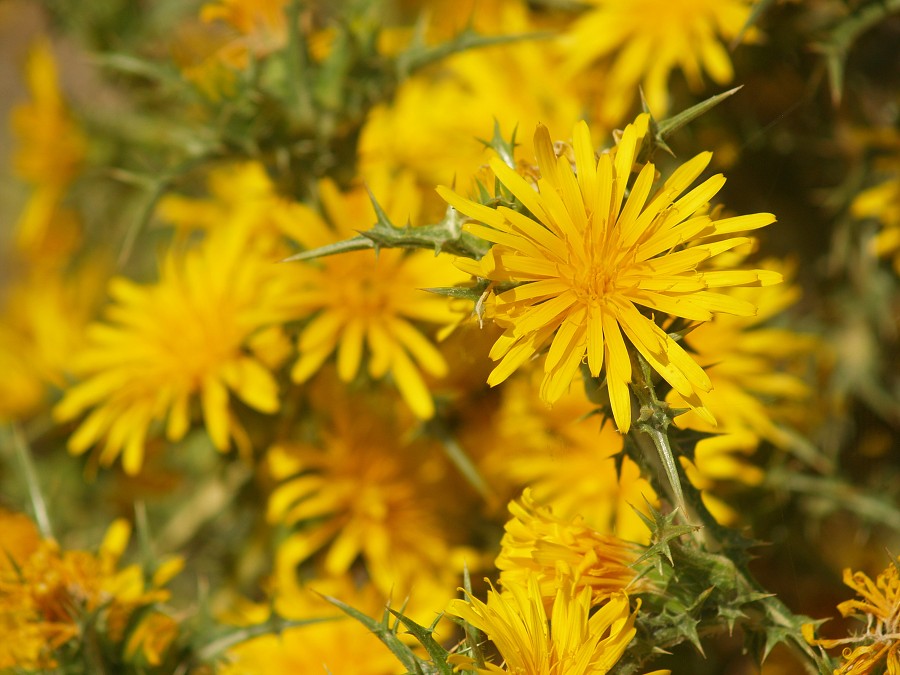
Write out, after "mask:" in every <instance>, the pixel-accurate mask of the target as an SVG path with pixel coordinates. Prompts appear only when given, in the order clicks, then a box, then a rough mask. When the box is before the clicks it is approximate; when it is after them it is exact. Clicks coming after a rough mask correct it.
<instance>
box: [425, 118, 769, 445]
mask: <svg viewBox="0 0 900 675" xmlns="http://www.w3.org/2000/svg"><path fill="white" fill-rule="evenodd" d="M648 124H649V116H648V115H640V116H639V117H638V118H637V120H636V121H635V122H634V123H633V124H629V125H628V126H627V127H626V128H625V131H624V132H623V134H622V137H621V140H620V141H619V144H618V147H617V148H616V150H615V152H614V153H612V152H604V153H602V154H601V155H600V158H599V161H598V160H597V158H596V156H595V154H594V151H593V148H592V146H591V140H590V132H589V130H588V127H587V125H586V124H585V123H583V122H582V123H580V124H579V125H577V126H576V127H575V131H574V144H573V150H574V156H575V170H574V171H573V168H572V165H571V164H570V162H569V160H568V159H567V158H566V157H557V156H556V153H555V152H554V149H553V144H552V142H551V140H550V136H549V134H548V133H547V130H546V128H545V127H542V126H539V127H538V129H537V131H536V133H535V143H534V145H535V151H536V154H537V160H538V165H539V167H540V171H541V178H540V179H539V180H538V181H537V190H535V188H534V186H532V185H531V184H530V183H529V182H528V181H527V180H525V179H524V178H523V177H522V176H520V175H519V174H517V173H516V172H515V171H513V170H512V169H511V168H510V167H509V166H507V165H506V164H504V163H503V162H502V161H501V160H500V159H499V158H494V159H492V160H491V168H492V169H493V171H494V173H495V174H496V176H497V178H498V180H499V181H500V182H501V183H502V184H503V185H504V186H506V188H507V189H509V190H510V192H512V194H513V195H515V197H516V198H517V199H518V200H519V201H520V202H521V203H522V205H523V206H524V207H525V208H526V209H527V210H528V212H529V213H530V214H531V216H529V215H526V214H523V213H520V212H518V211H514V210H512V209H509V208H506V207H504V206H499V207H497V208H496V209H494V208H488V207H487V206H483V205H481V204H478V203H476V202H473V201H470V200H468V199H463V198H462V197H460V196H458V195H457V194H455V193H454V192H453V191H451V190H449V189H447V188H445V187H439V188H438V191H439V193H440V194H441V196H442V197H444V199H446V200H447V201H448V202H449V203H450V204H451V205H453V206H454V207H455V208H456V209H458V210H459V211H461V212H462V213H464V214H465V215H467V216H469V217H470V218H472V219H473V220H475V221H479V222H477V223H470V224H468V225H467V226H466V227H467V229H468V230H469V231H470V232H472V233H473V234H475V235H477V236H480V237H482V238H484V239H487V240H488V241H490V242H493V243H494V246H493V247H492V248H491V249H490V251H489V252H488V253H487V254H486V255H485V256H484V257H483V258H482V259H481V260H480V261H479V262H473V261H469V260H460V261H459V263H458V264H459V266H460V267H461V268H462V269H465V270H466V271H468V272H470V273H471V274H473V275H475V276H478V277H482V278H485V279H490V280H491V281H494V282H498V283H513V284H516V285H515V286H514V287H513V288H511V289H510V290H507V291H504V292H502V293H499V294H497V296H496V314H495V318H494V320H495V321H496V322H497V323H499V324H500V325H501V326H503V327H504V328H505V329H506V331H505V332H504V334H503V336H502V337H501V338H500V339H499V340H498V341H497V342H496V343H495V344H494V347H493V349H492V350H491V354H490V356H491V358H492V359H494V360H497V359H500V363H499V365H498V366H497V367H496V368H495V369H494V371H493V372H492V373H491V375H490V377H489V378H488V383H489V384H490V385H492V386H493V385H496V384H499V383H500V382H502V381H503V380H505V379H506V378H507V377H509V376H510V375H511V374H512V373H513V372H514V371H515V370H516V369H517V368H519V367H520V366H521V365H522V364H524V363H525V362H526V361H528V360H529V359H530V358H531V357H532V356H534V355H535V354H536V353H537V352H538V351H539V350H540V349H542V348H543V347H544V346H545V345H548V344H549V347H550V348H549V352H548V354H547V358H546V361H545V363H544V380H543V383H542V385H541V398H543V399H544V400H545V401H547V402H548V403H553V402H554V401H556V400H557V399H559V398H560V397H561V396H562V395H563V393H564V392H565V391H566V390H567V389H568V387H569V385H570V384H571V382H572V380H573V378H574V377H575V375H576V373H577V372H578V370H579V367H580V366H581V363H582V361H584V360H585V357H586V360H587V365H588V368H589V370H590V373H591V375H592V376H593V377H599V375H600V372H601V370H602V369H604V368H605V372H606V380H607V385H608V388H609V394H610V401H611V405H612V411H613V416H614V417H615V420H616V424H617V426H618V427H619V430H620V431H622V432H625V431H627V430H628V429H629V427H630V426H631V397H630V394H629V390H628V385H629V383H630V381H631V375H632V371H631V359H630V357H629V354H628V348H627V346H626V342H625V340H626V338H627V340H628V341H630V343H631V344H632V345H633V346H634V347H635V348H636V349H637V351H638V352H640V354H641V355H642V356H643V357H644V358H645V359H646V360H647V362H648V363H649V364H650V366H651V367H652V368H653V369H654V370H656V371H657V372H658V373H659V374H660V375H662V377H663V378H664V379H666V380H667V381H668V382H669V384H671V385H672V387H673V388H674V389H675V390H676V391H678V393H680V394H681V395H682V396H683V397H684V399H685V401H686V402H687V403H688V404H689V405H691V406H692V407H693V408H694V409H695V410H696V411H697V412H698V413H699V414H701V415H704V416H705V417H706V418H707V419H709V420H712V419H713V418H712V416H711V415H710V414H709V412H708V411H707V410H706V408H705V407H704V406H703V403H702V401H701V395H704V394H706V393H707V392H709V391H710V389H711V388H712V383H711V382H710V380H709V377H708V376H707V375H706V373H705V372H704V371H703V369H702V368H701V367H700V366H699V365H697V363H696V362H695V361H694V360H693V359H692V358H691V356H690V355H689V354H688V353H687V352H686V351H685V350H684V349H683V348H682V347H681V346H679V345H678V344H677V343H676V342H674V341H673V340H672V339H671V338H670V337H669V336H668V335H667V334H666V333H665V332H664V331H663V330H662V329H661V328H660V327H659V326H658V325H657V324H656V323H655V322H654V321H653V320H652V319H650V318H648V317H647V316H645V315H644V314H642V313H641V311H640V310H639V309H638V308H639V307H643V308H645V309H647V310H649V311H651V312H660V313H662V314H663V315H666V314H671V315H673V316H676V317H682V318H685V319H690V320H694V321H707V320H709V319H710V318H712V316H713V313H718V312H725V313H730V314H738V315H752V314H753V313H754V312H755V307H754V306H753V305H752V304H751V303H749V302H747V301H745V300H740V299H737V298H733V297H731V296H728V295H725V294H722V293H719V292H715V291H714V290H710V289H718V288H723V287H729V286H741V285H758V284H763V285H768V284H772V283H777V282H779V281H780V280H781V275H780V274H777V273H774V272H768V271H765V270H714V271H701V270H702V268H703V267H704V264H705V263H706V262H707V261H708V260H710V259H711V258H714V257H715V256H717V255H719V254H721V253H723V252H725V251H728V250H731V249H733V248H735V247H736V246H739V245H741V244H744V243H746V242H747V241H748V239H747V238H746V237H730V236H727V235H731V234H733V233H735V232H738V231H742V230H749V229H755V228H759V227H763V226H765V225H768V224H769V223H771V222H773V221H774V220H775V217H774V216H772V215H771V214H768V213H758V214H753V215H749V216H738V217H734V218H724V219H721V220H713V219H712V218H711V217H710V216H709V215H707V213H706V205H707V203H708V201H709V200H710V199H711V198H712V197H713V195H715V194H716V193H717V192H718V191H719V189H720V188H721V187H722V185H723V184H724V182H725V179H724V178H723V177H722V176H721V175H716V176H713V177H712V178H709V179H707V180H706V181H704V182H703V183H701V184H700V185H699V186H697V187H696V188H694V189H693V190H691V191H690V192H688V193H687V194H683V193H684V192H685V190H687V189H688V187H689V186H690V185H691V183H693V182H694V180H695V179H696V178H697V177H698V176H699V175H700V173H701V172H702V171H703V170H704V169H705V168H706V166H707V164H708V163H709V160H710V158H711V153H708V152H704V153H701V154H699V155H697V156H696V157H694V158H693V159H691V160H689V161H688V162H687V163H685V164H683V165H682V166H681V167H679V168H678V169H677V170H676V171H675V172H674V173H673V174H672V175H671V176H670V177H669V179H668V180H666V181H665V183H664V184H663V185H662V186H661V187H660V188H659V189H657V190H656V191H655V192H653V193H651V190H652V186H653V182H654V179H655V173H656V169H655V167H654V166H653V164H650V163H647V164H645V165H644V166H643V167H642V168H641V170H640V172H639V175H638V176H637V178H636V180H634V182H633V183H632V181H631V174H632V169H633V166H634V164H635V161H636V159H637V157H638V153H639V151H640V148H641V144H642V141H643V139H644V137H645V135H646V134H647V130H648ZM629 185H630V191H628V186H629ZM626 192H629V193H628V197H627V199H626V198H625V195H626ZM479 223H484V224H483V225H482V224H479ZM686 242H691V245H689V246H685V244H686ZM623 333H624V336H623Z"/></svg>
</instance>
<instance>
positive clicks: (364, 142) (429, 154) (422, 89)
mask: <svg viewBox="0 0 900 675" xmlns="http://www.w3.org/2000/svg"><path fill="white" fill-rule="evenodd" d="M441 4H442V5H444V4H452V5H453V8H452V10H450V13H448V12H447V11H445V10H444V8H443V6H442V7H441V8H432V9H431V16H433V17H435V20H437V21H438V22H439V26H438V28H439V27H440V25H443V24H444V23H445V22H453V18H452V16H453V14H452V13H456V12H458V14H456V16H457V17H460V21H459V24H458V26H459V27H460V28H461V27H463V26H465V25H466V23H467V21H468V20H469V19H470V18H471V19H472V21H474V23H475V25H476V26H478V28H477V29H478V30H480V31H490V32H497V31H496V30H494V31H491V30H490V26H491V25H494V24H496V26H498V27H499V26H502V28H503V30H502V32H504V33H508V34H527V33H532V32H536V31H539V30H541V28H540V27H539V26H536V25H535V24H534V23H533V22H532V21H531V20H530V18H529V16H528V12H527V10H526V8H525V6H524V5H525V3H521V2H507V1H505V0H504V1H503V2H499V3H485V2H481V1H479V2H478V3H477V11H476V12H474V14H472V12H471V11H467V10H466V9H464V7H465V6H466V5H470V6H471V5H472V2H471V0H467V1H466V2H453V3H441ZM470 9H471V8H470ZM486 18H487V24H488V25H484V26H483V25H482V24H484V23H485V19H486ZM582 109H583V102H582V101H581V100H580V99H579V97H578V95H577V93H576V92H575V91H574V90H573V88H572V87H571V86H570V85H569V84H568V83H567V82H566V78H565V77H563V75H562V72H561V69H560V63H559V58H558V57H557V56H556V55H555V54H554V53H553V47H552V44H551V43H550V42H549V41H547V40H522V41H518V42H515V43H512V44H506V45H498V46H495V47H490V48H484V49H475V50H469V51H465V52H463V53H461V54H458V55H455V56H453V57H451V58H449V59H446V60H445V61H444V62H442V64H441V73H440V77H434V76H433V75H431V76H427V75H424V74H423V75H414V76H413V77H411V78H409V79H407V80H405V81H404V82H403V83H401V84H400V86H399V88H398V90H397V94H396V96H394V97H393V99H392V100H391V102H390V103H389V104H387V103H386V104H383V105H379V106H376V107H375V108H374V109H373V110H372V111H371V113H370V114H369V116H368V117H367V119H366V124H365V126H364V127H363V129H362V132H361V136H360V151H359V152H360V164H361V169H360V171H361V173H362V174H363V175H365V176H366V177H368V175H369V173H370V171H372V170H373V168H381V167H384V166H385V165H386V166H388V167H392V168H397V167H403V168H406V169H410V170H412V171H413V172H414V173H415V175H416V177H417V178H418V179H419V180H420V181H421V182H422V183H423V184H427V185H429V186H433V185H434V184H435V183H447V182H449V181H451V180H454V179H456V178H457V177H460V178H461V177H464V176H470V175H472V174H473V173H475V172H476V171H477V169H478V167H479V166H480V165H481V164H482V163H484V161H485V148H484V144H483V143H482V142H481V141H480V140H479V139H485V138H490V134H491V129H492V127H493V125H494V123H495V122H496V123H497V124H498V125H499V127H500V130H501V132H502V134H503V136H504V138H509V137H510V135H511V134H512V133H513V131H515V130H517V129H518V130H519V131H520V132H521V131H522V130H523V129H532V128H533V127H534V126H535V125H536V124H537V123H538V122H543V123H544V124H546V125H547V126H548V127H549V128H550V130H551V131H552V132H554V133H560V134H562V133H565V132H567V131H568V129H570V128H571V126H572V124H573V123H574V122H575V121H576V120H577V119H578V118H579V116H580V114H581V112H582ZM516 140H517V142H518V143H521V144H523V151H524V152H525V153H530V152H531V139H530V138H528V134H527V133H526V134H522V133H519V134H518V135H517V138H516Z"/></svg>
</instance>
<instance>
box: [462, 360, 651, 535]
mask: <svg viewBox="0 0 900 675" xmlns="http://www.w3.org/2000/svg"><path fill="white" fill-rule="evenodd" d="M533 375H535V376H538V377H537V378H536V377H534V376H533ZM540 375H541V373H539V372H535V371H532V372H529V373H526V374H525V376H523V377H522V376H514V377H512V378H510V379H509V380H507V382H506V383H505V384H504V386H503V387H502V391H501V392H500V395H501V401H500V408H499V410H498V412H497V413H496V415H495V416H493V417H490V418H488V419H486V420H484V425H481V424H479V425H477V426H474V428H473V429H472V430H470V429H469V426H470V425H468V424H467V425H466V426H464V427H463V439H462V440H463V446H464V447H466V448H467V449H471V450H472V451H473V453H475V454H476V456H477V457H478V466H479V469H480V470H481V472H482V473H483V475H484V476H485V478H486V480H488V482H489V484H490V485H491V487H492V488H494V489H495V490H497V491H499V492H500V493H501V495H502V496H504V497H505V498H506V499H507V500H509V499H512V498H513V497H514V496H516V495H518V494H519V493H520V492H521V490H522V488H523V487H525V486H528V487H529V488H530V490H531V494H532V495H533V497H534V499H535V500H536V501H537V502H539V503H540V504H544V505H546V506H549V507H551V508H552V509H553V512H554V514H556V515H557V516H559V517H560V518H565V519H570V518H575V517H576V516H582V517H584V519H585V522H586V524H587V525H589V526H590V527H591V528H593V529H595V530H598V531H600V532H603V533H607V534H615V535H616V536H618V537H622V538H625V539H628V540H630V541H636V542H645V541H647V540H648V539H649V535H650V533H649V531H648V530H647V527H646V525H644V523H643V522H642V521H641V519H640V517H639V516H638V515H637V514H636V513H635V511H634V509H636V508H637V509H641V510H643V509H644V505H645V503H646V502H645V500H646V501H649V502H650V503H655V501H656V494H655V492H654V491H653V488H652V487H651V486H650V484H649V483H648V482H647V481H646V480H645V479H643V478H642V477H641V474H640V469H639V468H638V467H637V465H636V464H635V463H634V462H632V461H631V460H630V459H629V458H628V457H622V458H621V468H620V469H618V470H617V467H616V461H615V460H614V459H613V455H617V454H619V453H621V451H622V436H621V434H619V433H618V432H617V431H616V430H615V427H614V426H613V424H612V422H611V421H608V420H601V419H600V418H599V417H598V416H595V415H592V413H593V412H594V411H595V410H596V406H595V405H593V404H592V403H590V402H589V401H588V400H587V398H586V397H585V395H584V390H583V387H573V388H572V390H571V391H569V392H567V393H565V394H563V396H562V397H561V398H560V399H559V400H558V401H557V402H556V403H554V404H553V406H552V407H549V408H548V407H547V405H546V404H545V403H543V402H542V401H541V400H540V398H539V397H538V395H537V393H536V392H537V386H536V385H537V384H539V382H540V379H539V376H540ZM476 414H477V415H478V416H483V414H484V412H483V406H480V408H479V411H476ZM477 421H478V418H476V420H475V422H477ZM482 426H487V427H488V428H482Z"/></svg>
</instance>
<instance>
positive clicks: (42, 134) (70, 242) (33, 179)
mask: <svg viewBox="0 0 900 675" xmlns="http://www.w3.org/2000/svg"><path fill="white" fill-rule="evenodd" d="M26 82H27V85H28V90H29V92H30V94H31V101H30V102H28V103H24V104H20V105H18V106H16V107H15V108H13V111H12V115H11V124H12V130H13V133H14V134H15V136H16V137H17V138H18V141H19V147H18V148H17V150H16V152H15V154H14V155H13V168H14V169H15V172H16V173H17V174H18V175H19V177H21V178H22V179H23V180H25V181H27V182H28V183H29V184H30V185H31V186H32V188H33V191H32V193H31V195H30V197H29V199H28V202H27V204H26V206H25V209H24V211H23V212H22V214H21V216H20V217H19V220H18V223H17V224H16V243H17V245H18V247H19V249H20V250H21V251H23V252H24V253H26V254H28V255H29V257H30V258H31V259H33V260H35V261H39V262H46V261H47V260H48V259H54V260H55V259H58V258H60V257H65V255H61V254H68V253H70V252H71V249H72V248H74V245H75V244H76V243H77V242H78V240H79V238H80V234H81V228H80V225H79V224H78V222H77V219H76V218H75V217H74V215H73V214H72V213H71V212H70V211H69V210H68V209H66V208H64V207H63V206H62V201H63V197H64V196H65V192H66V190H67V189H68V187H69V184H70V183H71V182H72V180H73V179H74V178H75V176H76V175H77V173H78V172H79V171H80V170H81V165H82V164H83V163H84V158H85V155H86V153H87V140H86V138H85V136H84V133H83V132H82V130H81V129H80V127H79V126H78V125H77V124H76V123H75V122H74V121H73V119H72V117H71V115H70V113H69V110H68V108H67V107H66V105H65V102H64V100H63V96H62V92H61V91H60V88H59V76H58V73H57V69H56V61H55V60H54V57H53V52H52V51H51V48H50V45H49V43H48V42H46V41H40V42H38V43H36V44H35V45H34V47H33V48H32V49H31V52H30V53H29V56H28V62H27V65H26Z"/></svg>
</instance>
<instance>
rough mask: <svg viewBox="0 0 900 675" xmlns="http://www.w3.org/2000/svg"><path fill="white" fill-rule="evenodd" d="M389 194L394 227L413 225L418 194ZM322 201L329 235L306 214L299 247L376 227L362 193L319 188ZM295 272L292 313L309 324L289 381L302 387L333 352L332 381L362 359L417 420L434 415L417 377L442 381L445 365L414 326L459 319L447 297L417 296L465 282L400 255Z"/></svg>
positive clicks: (442, 261)
mask: <svg viewBox="0 0 900 675" xmlns="http://www.w3.org/2000/svg"><path fill="white" fill-rule="evenodd" d="M373 190H374V184H373ZM375 194H376V195H378V194H382V193H381V192H375ZM387 194H390V195H391V201H390V203H386V204H385V205H384V208H385V210H386V212H387V213H388V215H389V216H390V217H391V219H392V222H396V223H406V222H407V221H408V220H409V219H410V218H411V217H414V213H415V208H416V207H415V205H416V203H417V198H418V191H417V190H416V189H415V187H414V186H413V185H411V184H410V183H409V182H406V183H404V182H397V183H396V184H394V185H392V192H390V193H387ZM320 196H321V200H322V204H323V206H324V209H325V212H326V214H327V217H328V221H329V223H330V224H331V225H332V226H333V227H329V225H328V224H327V223H326V222H325V221H324V220H323V219H322V218H321V217H320V216H319V215H318V214H316V213H315V212H314V211H312V210H311V209H306V211H305V214H304V217H303V220H302V222H301V223H300V227H302V229H303V233H302V235H301V236H302V238H301V239H300V242H301V243H302V244H303V245H304V246H305V247H307V248H315V247H319V246H324V245H327V244H331V243H334V242H337V241H341V240H343V239H349V238H351V237H353V236H356V234H357V232H358V231H360V230H367V229H369V228H370V227H371V226H372V225H374V223H375V220H376V217H375V211H374V209H373V207H372V204H371V202H370V200H369V196H368V194H367V193H366V191H365V190H362V189H356V190H354V191H352V192H346V193H341V192H339V191H338V189H337V188H336V187H335V185H334V184H333V183H331V182H330V181H323V182H322V183H321V184H320ZM297 266H298V268H300V269H301V270H302V272H301V274H302V275H303V276H304V279H305V281H304V283H303V289H302V290H301V291H300V292H299V293H298V294H297V296H296V302H297V307H298V308H299V309H301V310H303V311H305V312H308V313H314V314H315V316H314V317H313V318H312V320H311V321H310V322H309V323H308V324H307V325H306V326H305V327H304V328H303V329H302V332H301V333H300V337H299V341H298V346H299V350H300V358H299V360H298V361H297V363H296V364H295V365H294V368H293V371H292V372H291V375H292V377H293V379H294V381H295V382H305V381H306V380H308V379H309V378H310V377H312V376H313V375H314V374H315V373H316V372H317V371H318V370H319V369H320V367H321V366H322V364H323V363H324V362H325V360H326V359H327V358H328V357H329V356H330V355H331V354H332V353H334V352H337V373H338V376H339V377H340V378H341V379H342V380H343V381H345V382H350V381H351V380H353V378H354V377H356V375H357V373H358V372H359V369H360V367H361V365H362V363H363V355H364V353H365V352H366V351H368V372H369V375H370V376H371V377H373V378H375V379H380V378H382V377H384V376H385V375H387V374H388V373H390V375H391V377H392V379H393V381H394V384H395V385H396V386H397V389H399V391H400V395H401V396H402V397H403V400H404V401H405V402H406V404H407V405H408V406H409V408H410V409H411V410H412V411H413V413H415V415H416V416H417V417H419V418H421V419H428V418H430V417H431V416H432V415H434V401H433V400H432V398H431V394H430V393H429V391H428V387H427V386H426V384H425V380H424V378H423V377H422V374H421V372H420V369H421V370H424V371H425V372H426V373H428V374H429V375H431V376H433V377H443V376H444V375H446V373H447V363H446V361H445V360H444V357H443V356H442V355H441V353H440V352H439V351H438V350H437V349H436V348H435V346H434V345H433V344H432V342H431V341H430V340H429V339H428V338H427V337H426V336H425V335H424V334H423V332H422V329H421V328H420V327H419V324H421V323H426V324H427V323H431V324H438V325H442V324H443V325H446V324H449V323H452V322H453V321H454V320H455V319H456V317H457V314H456V313H455V312H454V311H453V310H452V309H451V306H450V303H449V302H448V301H447V299H446V298H445V297H442V296H439V295H435V294H432V293H428V292H426V291H424V290H422V289H424V288H433V287H439V286H452V285H453V284H455V283H457V282H459V281H462V280H463V279H464V277H465V275H463V274H461V273H460V272H459V270H457V269H456V268H455V267H454V266H453V264H452V263H451V262H450V261H449V260H448V259H447V257H446V256H440V257H435V256H434V254H432V253H430V252H428V251H412V252H405V251H402V250H399V249H391V250H382V251H379V252H378V254H376V253H375V252H374V251H368V250H367V251H355V252H351V253H342V254H340V255H333V256H328V257H325V258H320V259H318V260H314V261H311V262H308V263H300V264H298V265H297ZM366 347H368V350H366Z"/></svg>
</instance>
